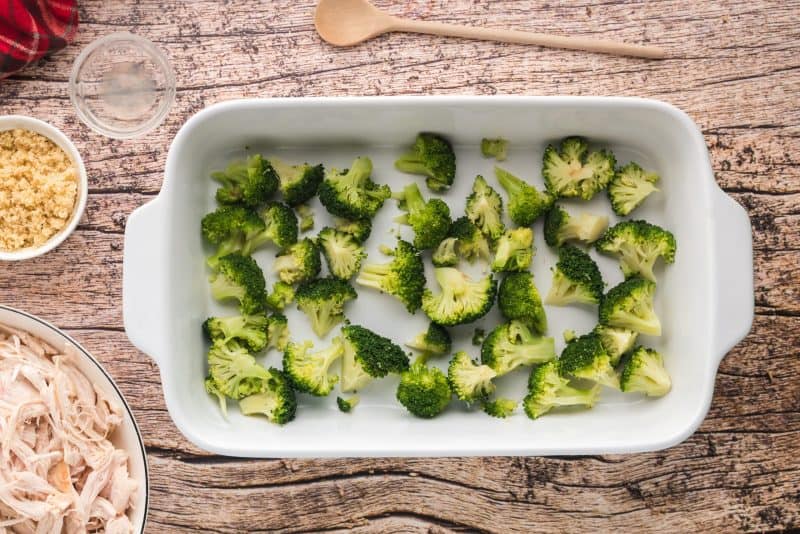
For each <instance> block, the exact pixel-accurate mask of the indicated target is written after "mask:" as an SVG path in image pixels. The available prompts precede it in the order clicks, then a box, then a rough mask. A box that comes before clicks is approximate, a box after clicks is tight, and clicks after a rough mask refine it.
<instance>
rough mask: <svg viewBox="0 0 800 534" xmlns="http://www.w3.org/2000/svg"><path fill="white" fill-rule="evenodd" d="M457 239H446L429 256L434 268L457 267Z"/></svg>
mask: <svg viewBox="0 0 800 534" xmlns="http://www.w3.org/2000/svg"><path fill="white" fill-rule="evenodd" d="M457 245H458V239H456V238H455V237H447V238H445V239H443V240H442V241H441V243H439V246H437V247H436V250H434V251H433V254H432V255H431V261H432V262H433V265H434V266H435V267H455V266H456V265H458V252H457V251H456V246H457Z"/></svg>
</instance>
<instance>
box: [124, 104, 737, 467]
mask: <svg viewBox="0 0 800 534" xmlns="http://www.w3.org/2000/svg"><path fill="white" fill-rule="evenodd" d="M419 131H435V132H438V133H441V134H444V135H446V136H448V137H449V138H450V139H451V140H452V141H453V143H454V145H455V147H456V154H457V161H458V171H457V177H456V184H455V185H454V187H453V188H452V189H451V192H450V193H448V195H447V196H446V199H447V201H448V203H449V204H450V206H451V209H452V211H453V212H454V214H456V215H458V214H460V213H461V210H462V208H463V203H464V198H465V196H466V194H467V193H468V191H469V189H470V187H471V184H472V180H473V179H474V176H475V174H478V173H480V174H483V175H484V176H485V177H487V179H489V181H490V183H493V184H494V183H495V181H494V176H493V172H492V166H493V163H494V162H493V161H490V160H485V159H483V158H482V157H481V156H480V153H479V149H478V145H479V143H480V140H481V138H482V137H493V136H503V137H506V138H508V139H510V140H511V143H512V144H511V146H512V149H511V152H510V156H509V159H508V161H506V162H504V163H503V166H505V167H506V168H507V169H509V170H510V171H512V172H515V173H517V174H519V175H520V176H522V177H523V178H526V179H528V180H529V181H531V182H532V183H533V184H534V185H536V186H537V187H539V188H542V187H543V184H542V179H541V155H542V152H543V150H544V148H545V146H546V144H547V143H548V142H553V141H557V140H558V139H560V138H562V137H564V136H567V135H571V134H578V135H584V136H587V137H588V138H589V139H590V140H591V141H593V142H597V143H601V144H603V145H605V146H608V147H610V148H611V149H613V150H614V152H615V154H616V155H617V159H618V161H619V162H620V163H625V162H627V161H629V160H631V159H635V160H636V161H637V162H639V163H640V164H642V165H643V166H644V167H646V168H651V169H654V170H656V171H657V172H659V173H660V174H661V176H662V181H661V183H660V188H661V193H658V194H656V195H653V197H652V198H650V199H648V200H647V201H646V202H645V204H644V205H643V206H642V207H641V208H640V209H639V211H637V212H635V214H634V215H635V218H644V219H647V220H649V221H651V222H654V223H657V224H661V225H663V226H665V227H667V228H668V229H670V230H672V231H673V232H674V234H675V236H676V239H677V242H678V253H677V259H676V262H675V264H674V265H671V266H669V268H666V269H664V268H659V270H658V271H657V276H658V279H659V289H658V291H657V297H656V310H657V312H658V313H659V316H660V317H661V320H662V323H663V325H664V336H663V337H662V338H659V339H656V338H642V343H645V344H647V345H650V346H653V347H654V348H656V349H658V350H660V351H662V352H663V354H664V355H665V360H666V365H667V368H668V370H669V372H670V374H671V375H672V377H673V389H672V391H671V393H670V394H668V395H667V396H665V397H663V398H661V399H657V400H645V399H643V398H641V397H639V396H637V395H623V394H621V393H617V392H612V391H608V390H606V391H604V392H603V395H602V397H601V401H600V402H599V403H598V405H597V406H595V408H594V409H592V410H584V411H570V412H561V413H554V414H550V415H548V416H547V417H542V418H541V419H539V420H536V421H531V420H529V419H528V418H527V417H525V415H524V414H523V413H522V412H521V410H519V409H518V411H517V413H515V414H514V416H512V417H511V418H509V419H507V420H496V419H493V418H490V417H488V416H486V415H484V414H481V413H470V412H468V411H467V410H466V409H465V408H463V406H461V405H460V403H457V402H454V403H453V404H452V405H451V407H450V408H448V410H447V412H445V413H444V414H443V415H442V416H440V417H438V418H436V419H434V420H429V421H426V420H419V419H415V418H413V417H412V416H410V415H409V414H408V413H407V412H406V411H405V410H404V409H403V408H402V407H401V406H400V405H399V404H397V402H396V401H395V400H394V390H395V385H396V380H397V379H396V377H394V378H388V379H386V380H384V381H382V382H377V383H375V384H373V385H372V386H371V387H370V388H368V390H365V391H364V392H363V393H362V395H361V403H360V404H359V405H358V407H357V408H356V409H355V411H354V413H352V414H342V413H339V412H338V410H337V409H336V407H335V403H334V402H333V400H334V398H335V394H336V392H334V393H333V394H332V395H331V397H330V398H327V399H321V400H320V399H311V398H309V397H308V396H302V397H301V405H300V408H299V410H298V417H297V419H296V420H295V421H294V422H292V423H290V424H288V425H286V426H285V427H279V426H274V425H270V424H269V423H267V422H266V421H263V420H259V419H254V418H247V417H243V416H241V415H240V414H239V413H238V410H237V409H236V407H235V405H231V409H230V410H229V412H230V414H229V417H228V418H227V419H226V418H224V417H223V416H222V415H221V414H220V412H219V409H218V407H217V405H216V401H215V400H213V399H211V398H210V397H208V396H207V395H206V394H205V392H204V390H203V378H204V376H205V350H206V346H205V343H204V341H203V339H202V336H201V333H200V325H201V323H202V321H203V320H204V319H205V318H206V317H207V316H208V315H213V314H216V313H224V310H227V311H228V313H230V312H231V311H233V308H230V307H225V308H223V307H220V306H219V305H218V304H216V303H214V302H213V301H212V300H211V298H210V295H209V293H208V284H207V275H208V273H207V271H206V268H205V265H204V257H205V255H206V254H208V250H207V249H206V248H205V246H204V244H203V241H202V238H201V234H200V220H201V218H202V217H203V215H204V214H205V213H207V212H208V211H211V210H213V209H214V206H215V204H214V201H213V193H214V191H215V189H216V184H215V183H213V182H212V181H211V180H210V179H209V178H208V175H209V172H210V171H211V170H212V169H218V168H222V167H224V165H225V164H226V163H227V162H228V161H229V160H230V159H231V158H233V157H236V156H239V157H241V156H242V155H243V154H244V152H243V151H242V148H243V147H245V146H248V147H249V148H250V150H255V151H262V152H265V153H267V154H269V155H277V156H279V157H283V158H286V159H290V160H295V161H309V162H311V163H316V162H320V161H321V162H323V163H325V165H326V166H328V167H339V168H344V167H347V166H348V165H349V163H350V162H351V161H352V159H353V158H354V157H355V156H359V155H368V156H370V157H371V158H372V159H373V162H374V164H375V171H374V174H373V177H374V179H375V180H376V181H378V182H383V183H388V184H389V185H390V186H391V187H392V188H393V189H395V190H396V189H399V188H400V187H401V186H402V185H404V184H406V183H408V182H409V181H411V180H415V179H418V177H417V178H414V177H411V176H408V175H403V174H400V173H398V172H397V171H395V170H394V169H393V166H392V162H393V161H394V159H395V158H396V157H397V156H398V155H399V154H400V153H401V152H403V151H404V150H405V149H406V147H407V146H408V145H409V144H410V143H411V142H412V141H413V138H414V136H415V135H416V133H417V132H419ZM423 191H426V190H425V189H424V188H423ZM425 194H426V195H427V194H428V193H427V192H426V193H425ZM501 194H502V190H501ZM608 204H609V203H608V201H607V199H606V198H605V195H598V196H597V197H596V198H595V199H593V200H592V201H591V202H589V203H586V204H583V203H574V202H572V203H569V204H568V206H567V208H568V209H570V208H572V209H573V210H575V209H576V208H579V209H585V210H587V211H591V212H605V213H608V214H611V210H610V207H609V205H608ZM316 213H317V226H316V229H317V230H318V229H320V228H321V227H322V226H323V225H324V224H325V222H326V220H327V214H326V213H325V212H324V210H323V209H322V208H320V207H317V209H316ZM396 213H397V211H396V207H395V203H394V202H391V201H390V202H387V205H386V206H384V208H383V210H381V212H379V214H378V218H377V219H376V224H375V229H374V230H373V234H372V236H371V237H370V239H369V241H368V247H367V248H368V251H369V253H370V258H369V261H383V260H382V259H381V258H380V256H379V255H378V254H377V252H376V251H377V248H378V246H379V245H380V244H381V243H386V244H391V243H392V241H393V237H392V236H390V235H389V234H387V233H386V231H385V230H386V228H388V227H389V226H390V220H391V218H392V217H393V216H394V215H396ZM541 224H542V223H541V221H538V222H537V223H536V225H535V226H534V232H535V239H536V243H537V255H536V257H535V258H534V267H533V272H534V274H535V276H536V280H537V285H538V286H539V289H540V291H541V292H542V293H546V292H547V291H548V289H549V287H550V273H549V268H550V266H552V265H553V264H554V258H555V255H554V254H553V252H552V251H551V250H549V247H547V246H546V245H544V243H543V239H542V238H541ZM406 235H408V234H406ZM274 253H275V251H274V250H267V251H261V252H259V253H258V255H256V258H257V259H258V261H259V263H260V264H261V265H262V267H263V268H264V270H265V272H268V271H269V270H270V269H269V267H270V266H269V259H270V258H271V257H272V256H273V255H274ZM593 255H594V256H595V257H597V255H596V254H594V253H593ZM598 261H599V264H600V267H601V270H602V272H603V275H604V278H605V280H606V282H607V283H608V284H609V287H610V286H613V285H615V284H616V283H618V282H619V281H621V280H622V275H621V274H620V272H619V270H618V268H617V266H616V262H614V261H613V260H611V259H609V258H600V259H599V260H598ZM462 265H463V264H462ZM428 267H429V268H430V266H428ZM273 280H274V278H271V277H270V278H268V285H270V286H271V283H272V281H273ZM357 290H358V291H359V298H358V301H357V302H356V303H354V305H353V306H351V307H350V308H349V311H348V317H349V319H350V320H351V321H352V322H354V323H356V324H359V323H360V324H364V325H365V326H368V327H370V328H373V329H375V330H377V331H379V332H381V333H383V334H384V335H387V336H389V337H391V338H393V339H394V340H395V341H397V342H399V343H402V342H403V341H405V340H407V339H409V338H411V337H412V336H413V335H414V334H416V333H417V332H418V331H421V330H423V329H424V327H425V326H426V324H427V321H426V319H425V317H424V314H422V313H421V312H418V313H417V314H416V315H414V316H410V315H408V314H407V313H406V312H405V310H404V308H403V307H402V306H401V305H400V304H399V302H397V301H395V300H394V299H392V298H390V297H387V296H382V295H379V294H377V293H375V292H372V291H369V290H367V289H364V288H362V289H359V288H357ZM123 305H124V318H125V328H126V331H127V333H128V336H129V337H130V339H131V341H132V342H133V343H134V344H135V345H136V346H137V347H138V348H139V349H141V350H142V351H143V352H145V353H147V354H149V355H150V356H151V357H152V358H153V359H154V360H155V361H156V362H157V363H158V365H159V368H160V369H161V377H162V381H163V387H164V396H165V399H166V404H167V407H168V408H169V411H170V414H171V416H172V418H173V420H174V421H175V424H176V425H177V426H178V428H179V429H180V430H181V432H183V433H184V434H185V435H186V437H187V438H188V439H189V440H191V441H192V442H194V443H195V444H196V445H198V446H200V447H202V448H204V449H206V450H209V451H212V452H215V453H219V454H225V455H236V456H251V457H284V456H290V457H309V456H311V457H321V456H398V455H399V456H449V455H564V454H606V453H623V452H635V451H646V450H655V449H661V448H664V447H669V446H671V445H674V444H676V443H679V442H680V441H682V440H684V439H686V438H687V437H688V436H689V435H691V434H692V432H694V430H695V429H696V428H697V427H698V426H699V424H700V422H701V421H702V420H703V418H704V416H705V414H706V413H707V411H708V408H709V404H710V402H711V397H712V393H713V390H714V378H715V374H716V369H717V366H718V364H719V362H720V360H721V359H722V357H723V356H724V355H725V354H726V353H727V352H728V350H730V349H731V348H732V347H733V346H734V345H735V344H736V343H737V342H738V341H739V340H741V339H742V338H743V337H744V336H745V335H746V334H747V332H748V331H749V329H750V325H751V322H752V317H753V270H752V242H751V235H750V223H749V219H748V217H747V214H746V212H745V211H744V209H743V208H742V207H741V206H739V205H738V204H737V203H736V202H734V201H733V200H732V199H731V198H730V197H728V196H727V195H726V194H725V193H723V192H722V191H721V190H720V189H719V187H718V186H717V184H716V182H715V180H714V176H713V173H712V170H711V165H710V161H709V156H708V151H707V149H706V146H705V143H704V140H703V137H702V135H701V133H700V131H699V130H698V128H697V126H696V125H695V124H694V123H693V122H692V120H691V119H690V118H689V117H688V116H687V115H686V114H684V113H683V112H681V111H680V110H678V109H676V108H674V107H672V106H670V105H668V104H665V103H662V102H657V101H653V100H642V99H628V98H595V97H587V98H584V97H388V98H386V97H374V98H373V97H370V98H304V99H269V100H257V99H254V100H239V101H231V102H226V103H222V104H217V105H215V106H212V107H210V108H208V109H206V110H204V111H202V112H200V113H198V114H197V115H195V116H194V117H192V118H191V119H190V120H189V121H188V122H187V123H186V124H185V125H184V126H183V127H182V128H181V130H180V131H179V132H178V134H177V136H176V137H175V140H174V141H173V144H172V146H171V148H170V152H169V155H168V157H167V164H166V173H165V177H164V184H163V187H162V190H161V193H160V194H159V196H158V197H157V198H156V199H155V200H153V201H151V202H150V203H148V204H147V205H145V206H142V207H141V208H139V209H137V210H136V211H135V212H134V213H133V214H131V216H130V218H129V220H128V226H127V228H126V232H125V257H124V267H123ZM547 311H548V318H549V321H550V330H549V335H551V336H553V337H555V338H556V342H557V349H559V350H560V348H561V347H562V346H563V342H562V339H561V337H562V336H561V334H562V331H563V330H564V329H567V328H573V329H575V330H576V331H578V332H579V333H581V332H583V331H588V330H589V329H591V328H592V327H593V325H594V323H595V322H596V310H589V309H579V308H576V307H569V308H554V307H548V310H547ZM492 313H493V314H495V315H492V316H491V317H490V318H488V319H487V320H486V321H484V322H483V323H484V324H487V326H489V327H491V326H492V325H493V324H495V323H496V321H498V318H497V315H496V314H497V311H496V309H495V310H493V312H492ZM295 314H296V315H295ZM287 315H289V321H290V325H291V329H292V333H293V337H294V338H295V339H297V340H301V339H314V337H313V335H312V334H311V333H310V329H308V328H307V321H305V320H303V319H300V318H299V317H300V316H299V314H298V312H297V311H296V310H294V309H292V311H291V312H290V313H288V314H287ZM295 317H298V318H295ZM472 331H473V327H462V328H460V329H457V330H456V331H455V337H456V338H457V339H458V340H460V343H459V347H460V348H467V349H468V350H470V351H471V353H472V354H473V355H477V349H476V348H475V347H471V346H470V344H469V338H470V337H471V335H472ZM316 345H317V347H318V348H320V347H322V346H327V345H326V342H317V343H316ZM265 363H267V364H269V365H275V366H278V367H279V366H280V355H279V354H277V353H276V352H274V351H273V352H272V353H271V354H269V355H268V356H267V358H266V360H265ZM444 364H446V362H444ZM526 379H527V373H525V372H518V373H516V375H515V376H513V377H504V379H503V381H502V383H501V386H500V391H501V392H503V393H508V394H510V395H516V396H518V397H521V396H522V393H523V391H524V383H525V381H526Z"/></svg>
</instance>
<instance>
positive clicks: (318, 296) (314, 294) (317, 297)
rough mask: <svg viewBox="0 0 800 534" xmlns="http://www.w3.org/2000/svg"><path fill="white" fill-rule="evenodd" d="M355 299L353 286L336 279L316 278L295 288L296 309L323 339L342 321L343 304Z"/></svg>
mask: <svg viewBox="0 0 800 534" xmlns="http://www.w3.org/2000/svg"><path fill="white" fill-rule="evenodd" d="M356 297H357V295H356V291H355V289H353V286H351V285H350V284H348V283H347V282H345V281H344V280H340V279H338V278H318V279H316V280H310V281H308V282H303V283H302V284H300V287H298V288H297V293H296V295H295V298H296V299H297V309H298V310H300V311H301V312H303V313H305V314H306V315H307V316H308V318H309V319H310V320H311V329H312V330H314V333H315V334H317V335H318V336H319V337H324V336H325V335H327V333H328V332H330V331H331V330H332V329H333V327H334V326H336V325H337V324H339V323H340V322H342V320H343V319H344V306H345V304H346V303H347V302H348V301H350V300H353V299H355V298H356Z"/></svg>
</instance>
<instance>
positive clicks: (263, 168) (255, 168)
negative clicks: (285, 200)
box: [211, 154, 278, 208]
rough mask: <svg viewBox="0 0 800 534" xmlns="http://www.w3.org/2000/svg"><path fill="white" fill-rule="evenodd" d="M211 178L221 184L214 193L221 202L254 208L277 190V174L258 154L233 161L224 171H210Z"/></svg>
mask: <svg viewBox="0 0 800 534" xmlns="http://www.w3.org/2000/svg"><path fill="white" fill-rule="evenodd" d="M211 178H213V179H214V180H216V181H218V182H219V183H221V184H222V187H220V188H219V189H217V195H216V197H217V201H218V202H220V203H221V204H243V205H245V206H250V207H252V208H254V207H256V206H258V205H259V204H263V203H264V202H266V201H267V200H269V199H270V197H272V195H274V194H275V191H277V190H278V176H277V175H276V174H275V171H274V170H273V169H272V166H271V165H269V164H268V163H267V162H266V161H264V159H263V158H262V157H261V156H260V155H259V154H256V155H254V156H250V157H249V158H247V161H246V162H245V163H241V162H234V163H231V164H230V165H228V168H227V169H225V170H224V171H217V172H212V173H211Z"/></svg>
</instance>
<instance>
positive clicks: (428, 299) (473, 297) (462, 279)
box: [422, 267, 497, 326]
mask: <svg viewBox="0 0 800 534" xmlns="http://www.w3.org/2000/svg"><path fill="white" fill-rule="evenodd" d="M435 272H436V281H437V282H438V283H439V286H440V288H441V292H440V293H439V294H436V295H434V294H433V293H432V292H431V291H430V290H429V289H425V291H424V293H423V294H422V310H423V311H424V312H425V313H426V314H427V315H428V317H430V319H431V320H432V321H433V322H434V323H437V324H440V325H442V326H454V325H457V324H466V323H471V322H473V321H476V320H478V319H480V318H481V317H483V316H484V315H486V314H487V313H488V312H489V310H490V309H491V308H492V305H493V304H494V298H495V294H496V293H497V281H496V280H495V279H494V278H493V277H492V275H488V276H486V277H485V278H482V279H480V280H478V281H474V280H472V279H471V278H470V277H469V276H467V275H466V274H464V273H462V272H461V271H459V270H458V269H454V268H452V267H439V268H437V269H436V270H435Z"/></svg>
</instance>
